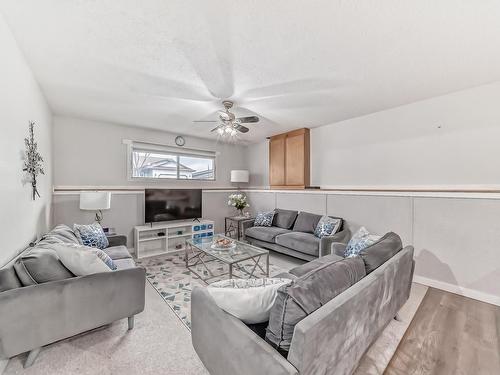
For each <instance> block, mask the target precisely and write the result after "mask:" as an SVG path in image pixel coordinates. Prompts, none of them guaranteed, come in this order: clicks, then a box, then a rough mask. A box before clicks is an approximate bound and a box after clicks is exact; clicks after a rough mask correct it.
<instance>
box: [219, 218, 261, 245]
mask: <svg viewBox="0 0 500 375" xmlns="http://www.w3.org/2000/svg"><path fill="white" fill-rule="evenodd" d="M248 220H255V218H254V217H246V216H226V217H225V218H224V235H225V236H226V237H231V238H233V233H234V234H236V240H238V241H241V239H242V237H243V230H242V228H241V227H242V224H243V222H245V221H248Z"/></svg>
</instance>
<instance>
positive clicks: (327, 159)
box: [247, 83, 500, 189]
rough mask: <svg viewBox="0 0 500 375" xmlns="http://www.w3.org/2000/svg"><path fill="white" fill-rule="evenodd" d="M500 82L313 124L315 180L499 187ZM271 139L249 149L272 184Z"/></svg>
mask: <svg viewBox="0 0 500 375" xmlns="http://www.w3.org/2000/svg"><path fill="white" fill-rule="evenodd" d="M499 98H500V83H495V84H491V85H485V86H480V87H476V88H472V89H468V90H464V91H459V92H456V93H452V94H448V95H444V96H440V97H436V98H432V99H428V100H424V101H421V102H417V103H413V104H409V105H405V106H401V107H398V108H394V109H390V110H386V111H382V112H377V113H374V114H371V115H367V116H363V117H359V118H355V119H351V120H346V121H342V122H338V123H335V124H331V125H326V126H321V127H318V128H313V129H311V185H313V186H321V187H322V188H335V187H339V188H341V187H347V188H368V187H369V188H386V187H401V188H417V187H431V188H432V187H435V188H440V187H443V188H456V187H461V188H496V189H500V168H499V167H498V163H497V162H496V161H497V160H500V147H499V140H500V106H499V105H498V99H499ZM266 149H267V141H263V142H261V143H259V144H256V145H250V146H249V147H248V148H247V158H248V159H249V160H251V164H250V172H251V173H252V174H256V175H257V176H258V178H257V179H256V180H255V183H254V184H252V186H268V184H269V180H268V156H267V155H268V154H267V151H266Z"/></svg>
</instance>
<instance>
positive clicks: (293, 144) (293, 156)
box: [285, 133, 305, 186]
mask: <svg viewBox="0 0 500 375" xmlns="http://www.w3.org/2000/svg"><path fill="white" fill-rule="evenodd" d="M304 150H305V138H304V133H302V134H288V136H287V137H286V144H285V168H286V176H285V177H286V179H285V181H286V185H288V186H304V185H305V174H304V167H305V164H304V163H305V158H304Z"/></svg>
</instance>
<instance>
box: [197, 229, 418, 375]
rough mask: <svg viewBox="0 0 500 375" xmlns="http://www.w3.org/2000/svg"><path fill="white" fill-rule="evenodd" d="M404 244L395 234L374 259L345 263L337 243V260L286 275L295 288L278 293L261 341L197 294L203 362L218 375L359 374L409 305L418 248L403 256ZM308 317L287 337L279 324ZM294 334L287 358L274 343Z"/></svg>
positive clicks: (386, 239) (209, 299) (332, 257)
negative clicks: (364, 361)
mask: <svg viewBox="0 0 500 375" xmlns="http://www.w3.org/2000/svg"><path fill="white" fill-rule="evenodd" d="M398 242H399V245H398ZM400 244H401V242H400V239H399V237H398V236H396V235H395V234H394V233H389V234H388V235H386V236H384V238H383V241H382V240H381V241H380V242H379V243H377V244H375V245H374V247H373V248H372V250H373V249H375V251H370V254H369V253H368V252H365V253H362V254H360V256H358V257H354V258H346V259H343V258H342V256H340V255H338V253H341V251H340V249H342V248H345V245H346V243H335V244H334V245H332V254H331V255H327V256H325V257H322V258H319V259H316V260H315V261H313V262H309V263H306V264H304V265H302V266H299V267H296V268H294V269H292V270H290V271H289V273H287V274H284V275H279V276H282V277H289V278H292V279H293V284H292V285H291V286H287V287H281V288H280V289H279V291H278V297H277V299H276V302H275V304H274V306H273V308H272V310H271V317H270V321H269V323H268V326H267V329H266V330H265V333H264V334H262V333H261V334H260V335H259V334H258V333H256V332H257V331H256V330H255V329H251V328H253V327H249V326H247V325H245V324H244V323H243V322H241V321H240V320H239V319H237V318H235V317H234V316H232V315H230V314H228V313H226V312H225V311H223V310H221V309H220V308H219V307H218V306H217V305H216V304H215V302H214V300H213V298H212V297H211V296H210V294H209V293H208V292H207V290H206V288H201V287H196V288H194V289H193V292H192V310H191V316H192V341H193V346H194V348H195V350H196V352H197V354H198V356H199V357H200V359H201V360H202V362H203V363H204V365H205V367H206V368H207V369H208V371H209V372H210V374H211V375H229V374H240V375H260V374H264V373H265V374H269V375H280V374H308V375H326V374H335V375H347V374H352V373H353V372H354V371H355V369H356V368H357V366H358V364H359V361H360V359H361V357H362V356H363V354H364V353H365V352H366V350H367V349H368V348H369V346H370V345H371V344H372V343H373V342H374V341H375V339H376V338H377V337H378V335H379V334H380V333H381V331H382V330H383V329H384V328H385V326H386V325H387V324H388V323H389V322H390V321H391V320H392V319H393V318H394V317H395V316H396V314H397V313H398V311H399V310H400V308H401V307H402V306H403V304H404V303H405V302H406V301H407V299H408V297H409V293H410V287H411V281H412V278H413V269H414V261H413V247H411V246H407V247H405V248H403V249H401V247H402V246H401V245H400ZM356 258H358V259H356ZM359 258H361V259H362V263H359V262H360V259H359ZM385 259H388V260H385ZM384 260H385V261H384ZM360 264H361V265H363V264H364V268H365V269H363V266H361V269H360V268H359V265H360ZM353 270H356V271H355V272H353ZM330 271H331V272H330ZM365 274H366V276H363V275H365ZM359 278H360V279H359ZM358 279H359V281H358ZM342 283H344V284H346V285H345V286H344V287H341V286H340V284H342ZM350 283H352V285H350ZM349 285H350V286H349ZM287 304H290V306H292V313H291V314H290V310H289V309H288V307H289V306H288V307H287V306H286V305H287ZM293 306H295V309H293ZM287 309H288V310H287ZM308 309H311V311H308ZM285 312H287V313H286V314H285ZM306 312H307V313H306ZM301 314H302V315H306V316H305V317H303V318H301V319H298V323H297V324H294V325H292V326H291V325H286V324H284V325H283V326H282V327H283V328H282V329H280V328H279V324H278V325H277V324H276V323H277V322H278V323H279V319H284V320H287V319H288V320H287V321H288V323H290V319H291V320H294V319H295V320H297V319H296V316H298V315H301ZM294 315H295V316H294ZM286 316H288V318H286ZM277 319H278V320H277ZM287 330H288V331H289V332H288V333H290V334H291V337H289V338H288V339H289V345H288V346H286V349H287V350H286V351H285V352H283V351H280V350H279V348H277V347H276V343H278V344H282V343H283V340H284V336H283V337H281V338H280V340H279V341H278V342H277V341H276V340H274V339H275V338H276V336H277V335H278V336H280V335H283V334H284V333H285V334H286V331H287ZM284 331H285V332H284ZM263 335H265V336H263ZM281 348H283V345H281Z"/></svg>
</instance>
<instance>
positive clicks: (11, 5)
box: [0, 0, 500, 141]
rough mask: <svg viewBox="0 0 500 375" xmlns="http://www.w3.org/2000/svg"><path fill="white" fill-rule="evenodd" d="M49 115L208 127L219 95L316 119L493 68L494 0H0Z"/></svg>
mask: <svg viewBox="0 0 500 375" xmlns="http://www.w3.org/2000/svg"><path fill="white" fill-rule="evenodd" d="M0 11H2V12H3V13H4V16H5V18H6V20H7V22H8V23H9V25H10V27H11V28H12V30H13V32H14V35H15V37H16V39H17V40H18V42H19V45H20V47H21V49H22V50H23V52H24V53H25V55H26V57H27V60H28V63H29V64H30V66H31V68H32V69H33V71H34V74H35V76H36V78H37V79H38V81H39V83H40V85H41V87H42V89H43V91H44V92H45V94H46V97H47V99H48V101H49V104H50V106H51V107H52V109H53V111H54V112H55V113H56V114H61V115H70V116H77V117H84V118H89V119H95V120H103V121H111V122H117V123H124V124H130V125H137V126H145V127H150V128H158V129H164V130H168V131H173V132H177V133H182V134H193V135H197V136H202V137H212V136H214V135H213V134H210V132H209V130H210V129H211V128H212V127H213V126H212V124H204V123H197V124H195V123H192V121H193V120H199V119H215V118H216V115H215V114H214V111H216V110H217V109H219V108H221V105H220V102H221V100H222V99H226V98H231V99H233V100H234V101H235V102H236V109H235V113H236V114H237V115H243V114H247V113H249V111H252V112H255V113H257V114H258V115H259V116H261V118H262V119H263V120H262V121H261V122H260V123H258V124H249V125H248V127H250V128H251V131H250V132H249V133H247V134H246V135H242V136H241V138H242V139H244V140H247V141H258V140H262V139H263V138H264V137H265V136H268V135H272V134H276V133H279V132H281V131H284V130H288V129H293V128H297V127H303V126H306V127H315V126H320V125H324V124H329V123H333V122H337V121H340V120H344V119H347V118H352V117H357V116H360V115H364V114H367V113H371V112H375V111H379V110H382V109H386V108H391V107H395V106H398V105H402V104H406V103H411V102H414V101H417V100H421V99H425V98H429V97H433V96H437V95H441V94H444V93H448V92H452V91H456V90H460V89H463V88H467V87H471V86H476V85H480V84H483V83H489V82H493V81H497V80H500V22H499V19H500V1H488V0H481V1H477V0H469V1H460V0H439V1H436V0H413V1H404V0H383V1H382V0H379V1H373V0H366V1H360V0H351V1H347V0H345V1H342V0H337V1H333V0H315V1H306V0H303V1H297V0H272V1H265V0H230V1H215V0H212V1H207V0H199V1H196V0H191V1H189V0H182V1H172V0H170V1H166V0H115V1H112V0H100V1H97V0H94V1H92V0H72V1H68V0H44V1H40V0H31V1H28V0H2V1H1V2H0Z"/></svg>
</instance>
